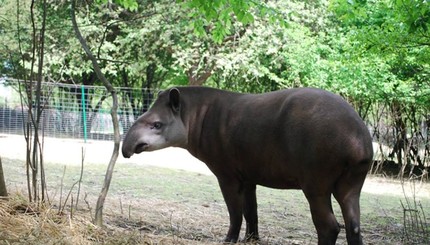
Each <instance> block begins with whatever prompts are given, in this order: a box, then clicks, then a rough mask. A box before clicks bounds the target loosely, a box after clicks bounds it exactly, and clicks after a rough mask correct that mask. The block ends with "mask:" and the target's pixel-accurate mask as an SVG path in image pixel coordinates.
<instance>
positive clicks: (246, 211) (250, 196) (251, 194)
mask: <svg viewBox="0 0 430 245" xmlns="http://www.w3.org/2000/svg"><path fill="white" fill-rule="evenodd" d="M256 187H257V186H256V185H255V184H245V185H244V198H245V199H244V203H243V215H244V216H245V220H246V234H245V242H247V241H252V240H258V239H259V237H258V214H257V196H256Z"/></svg>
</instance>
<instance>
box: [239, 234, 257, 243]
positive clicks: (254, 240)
mask: <svg viewBox="0 0 430 245" xmlns="http://www.w3.org/2000/svg"><path fill="white" fill-rule="evenodd" d="M259 241H260V237H258V235H252V234H251V235H247V236H246V237H245V238H244V239H243V240H242V241H240V242H242V243H252V244H258V242H259Z"/></svg>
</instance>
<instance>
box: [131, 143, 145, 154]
mask: <svg viewBox="0 0 430 245" xmlns="http://www.w3.org/2000/svg"><path fill="white" fill-rule="evenodd" d="M148 147H149V145H148V144H146V143H139V144H137V145H136V148H135V149H134V153H136V154H139V153H141V152H143V151H144V150H146V149H147V148H148Z"/></svg>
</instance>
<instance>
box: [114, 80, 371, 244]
mask: <svg viewBox="0 0 430 245" xmlns="http://www.w3.org/2000/svg"><path fill="white" fill-rule="evenodd" d="M168 146H175V147H182V148H184V149H187V150H188V151H189V152H190V153H191V154H192V155H194V156H195V157H196V158H198V159H200V160H201V161H203V162H205V163H206V164H207V166H208V167H209V169H210V170H211V171H212V172H213V173H214V174H215V176H216V177H217V179H218V182H219V185H220V187H221V191H222V194H223V196H224V200H225V202H226V204H227V208H228V212H229V215H230V227H229V230H228V233H227V236H226V238H225V241H226V242H237V240H238V237H239V232H240V228H241V225H242V217H243V216H244V217H245V220H246V234H245V240H250V239H258V227H257V225H258V216H257V199H256V185H262V186H267V187H271V188H279V189H302V190H303V192H304V194H305V196H306V198H307V200H308V202H309V205H310V210H311V214H312V220H313V222H314V225H315V227H316V230H317V233H318V244H335V242H336V239H337V235H338V233H339V231H340V227H339V224H338V223H337V221H336V218H335V216H334V214H333V210H332V205H331V195H332V194H333V196H334V197H335V198H336V200H337V201H338V202H339V204H340V207H341V209H342V214H343V217H344V221H345V228H346V237H347V240H348V244H362V238H361V234H360V207H359V198H360V192H361V188H362V186H363V182H364V179H365V177H366V173H367V171H368V169H369V165H370V163H371V161H372V157H373V150H372V140H371V137H370V134H369V131H368V129H367V128H366V126H365V124H364V123H363V121H362V120H361V119H360V117H359V116H358V114H357V113H356V112H355V111H354V109H353V108H352V107H351V106H350V105H349V104H348V103H347V102H346V101H344V100H343V99H342V98H341V97H340V96H337V95H335V94H332V93H330V92H327V91H324V90H319V89H312V88H298V89H288V90H281V91H276V92H270V93H264V94H240V93H233V92H227V91H223V90H218V89H213V88H207V87H177V88H171V89H168V90H166V91H163V92H161V93H160V94H159V96H158V99H157V100H156V101H155V102H154V104H153V106H152V108H151V109H150V110H149V111H148V112H146V113H144V114H143V115H142V116H141V117H139V118H138V119H137V121H136V122H135V123H134V124H133V126H132V127H131V128H130V129H129V131H128V132H127V135H126V136H125V139H124V142H123V146H122V154H123V155H124V157H127V158H128V157H130V156H131V155H133V154H134V153H141V152H143V151H153V150H158V149H162V148H165V147H168Z"/></svg>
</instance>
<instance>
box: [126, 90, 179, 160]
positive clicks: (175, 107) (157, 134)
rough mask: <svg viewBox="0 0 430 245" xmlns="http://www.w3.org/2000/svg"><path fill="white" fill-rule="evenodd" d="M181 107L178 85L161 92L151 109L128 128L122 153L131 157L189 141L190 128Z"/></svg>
mask: <svg viewBox="0 0 430 245" xmlns="http://www.w3.org/2000/svg"><path fill="white" fill-rule="evenodd" d="M181 109H182V108H181V98H180V92H179V90H178V89H177V88H172V89H169V90H166V91H163V92H161V93H160V94H159V95H158V98H157V100H156V101H155V102H154V105H153V106H152V107H151V109H150V110H149V111H147V112H146V113H144V114H143V115H142V116H140V117H139V118H138V119H137V120H136V122H134V124H133V125H132V126H131V128H130V129H129V130H128V132H127V134H126V136H125V138H124V142H123V144H122V155H123V156H124V157H126V158H129V157H131V156H132V155H133V154H134V153H136V154H138V153H141V152H143V151H154V150H159V149H163V148H166V147H169V146H178V147H184V146H185V145H186V144H187V132H186V128H185V125H184V122H183V121H182V119H181Z"/></svg>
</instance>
